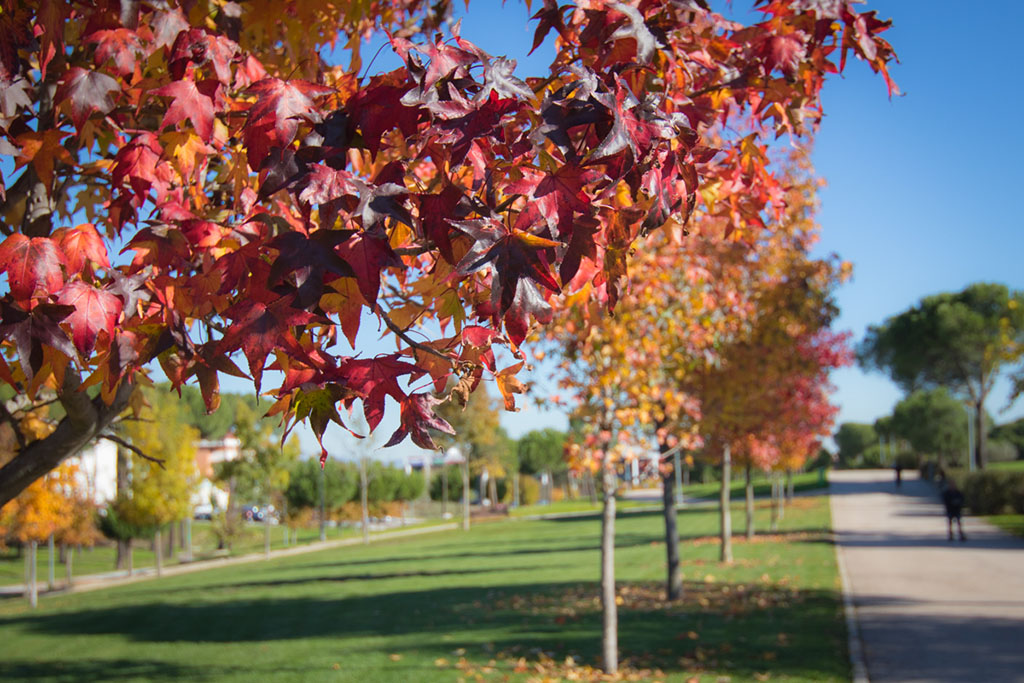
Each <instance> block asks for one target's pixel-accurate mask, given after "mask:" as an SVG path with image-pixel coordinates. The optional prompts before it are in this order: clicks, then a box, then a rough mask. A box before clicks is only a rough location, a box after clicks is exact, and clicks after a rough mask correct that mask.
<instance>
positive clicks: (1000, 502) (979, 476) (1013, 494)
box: [947, 470, 1024, 515]
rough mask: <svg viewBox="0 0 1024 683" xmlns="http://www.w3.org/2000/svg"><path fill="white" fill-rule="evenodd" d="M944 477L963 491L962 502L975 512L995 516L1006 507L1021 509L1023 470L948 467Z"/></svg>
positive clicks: (1023, 509)
mask: <svg viewBox="0 0 1024 683" xmlns="http://www.w3.org/2000/svg"><path fill="white" fill-rule="evenodd" d="M947 476H948V478H949V479H951V480H953V481H954V482H956V484H957V486H958V487H959V488H960V490H961V491H963V492H964V502H965V503H966V504H967V507H968V508H969V509H970V511H971V512H973V513H974V514H976V515H998V514H1000V513H1002V512H1003V511H1004V510H1005V509H1006V508H1007V507H1009V506H1012V507H1013V508H1014V509H1015V510H1017V511H1019V512H1024V472H1013V471H1010V472H1007V471H1002V470H983V471H981V472H971V473H965V472H964V471H963V470H951V471H950V472H949V473H948V475H947Z"/></svg>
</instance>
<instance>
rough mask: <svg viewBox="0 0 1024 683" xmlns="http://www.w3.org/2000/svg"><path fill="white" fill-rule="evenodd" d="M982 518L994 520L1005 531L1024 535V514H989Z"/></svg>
mask: <svg viewBox="0 0 1024 683" xmlns="http://www.w3.org/2000/svg"><path fill="white" fill-rule="evenodd" d="M982 519H985V520H987V521H989V522H992V523H993V524H995V525H996V526H997V527H999V528H1000V529H1002V530H1003V531H1008V532H1010V533H1011V534H1014V535H1016V536H1022V537H1024V515H1018V514H1009V515H988V516H986V517H983V518H982Z"/></svg>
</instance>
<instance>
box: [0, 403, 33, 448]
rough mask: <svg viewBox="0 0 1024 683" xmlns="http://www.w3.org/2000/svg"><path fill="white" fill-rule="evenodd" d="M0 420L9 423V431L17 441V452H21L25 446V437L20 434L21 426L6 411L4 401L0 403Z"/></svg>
mask: <svg viewBox="0 0 1024 683" xmlns="http://www.w3.org/2000/svg"><path fill="white" fill-rule="evenodd" d="M0 420H3V421H4V422H10V423H11V431H13V432H14V438H15V439H16V440H17V441H18V450H19V451H20V450H23V449H24V448H25V446H26V445H27V443H26V441H25V435H24V434H23V433H22V431H21V426H20V425H19V424H18V421H17V420H16V419H15V418H14V415H11V412H10V411H9V410H7V403H6V401H0Z"/></svg>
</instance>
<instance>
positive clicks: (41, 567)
mask: <svg viewBox="0 0 1024 683" xmlns="http://www.w3.org/2000/svg"><path fill="white" fill-rule="evenodd" d="M263 533H264V532H263V525H262V524H258V523H257V524H246V525H245V527H244V528H243V530H242V532H241V533H240V534H239V536H238V538H237V539H236V540H235V542H234V543H233V545H232V548H231V552H230V553H229V554H231V555H245V554H247V553H255V552H261V551H262V550H263ZM357 533H358V530H356V529H353V528H351V527H348V528H341V527H337V528H328V529H327V539H328V540H335V539H338V538H344V537H347V536H352V535H354V534H357ZM270 539H271V547H273V548H274V549H278V548H283V547H285V546H284V527H280V526H273V527H271V528H270ZM319 539H320V531H319V530H318V529H299V530H298V543H300V544H301V543H310V542H313V541H317V540H319ZM295 542H296V541H295V534H294V533H291V541H290V544H292V545H294V544H295ZM192 544H193V548H194V553H193V557H194V559H206V558H211V557H217V556H222V555H224V554H225V553H224V551H218V550H217V540H216V538H215V537H214V535H213V532H212V530H211V529H210V523H209V522H203V521H196V522H193V523H192ZM133 545H134V547H133V550H132V565H133V566H134V567H135V568H136V569H140V568H144V567H152V566H155V564H156V555H155V553H153V551H152V550H151V544H150V542H149V541H145V540H138V541H136V542H135V543H134V544H133ZM116 556H117V553H116V550H115V548H114V546H113V545H110V544H109V543H107V544H104V545H100V546H97V547H95V548H82V549H81V550H78V551H75V553H74V557H73V558H72V569H73V571H74V575H75V576H82V575H85V574H98V573H104V572H110V571H114V568H115V566H114V565H115V559H116ZM49 561H50V560H49V556H48V553H47V548H46V544H45V543H44V544H40V546H39V550H38V551H37V553H36V567H37V568H36V576H37V577H38V578H39V579H41V580H42V581H43V582H44V583H45V581H46V577H47V573H48V571H49V569H48V565H49ZM55 562H56V560H55ZM176 562H177V560H176V559H174V558H168V557H167V555H166V553H165V554H164V564H165V566H170V565H173V564H175V563H176ZM54 573H55V575H56V578H57V582H58V584H60V583H62V582H63V579H64V573H65V569H64V566H63V565H61V564H59V563H58V564H57V565H56V568H55V572H54ZM24 580H25V560H24V558H23V557H19V556H18V553H17V550H16V549H14V548H8V549H6V550H2V551H0V586H6V585H10V584H14V583H21V582H22V581H24Z"/></svg>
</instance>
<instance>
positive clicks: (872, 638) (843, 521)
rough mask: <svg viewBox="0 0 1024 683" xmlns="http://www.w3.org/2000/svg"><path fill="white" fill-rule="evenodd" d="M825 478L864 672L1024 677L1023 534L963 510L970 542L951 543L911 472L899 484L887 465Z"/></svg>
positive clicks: (927, 677) (931, 490)
mask: <svg viewBox="0 0 1024 683" xmlns="http://www.w3.org/2000/svg"><path fill="white" fill-rule="evenodd" d="M829 478H830V480H831V482H832V490H831V491H830V493H831V496H832V518H833V520H832V521H833V527H834V528H835V531H836V537H837V542H838V549H837V550H838V552H839V556H840V561H841V562H842V563H843V564H844V565H845V569H846V575H847V583H848V585H847V589H848V591H849V594H850V597H851V598H852V601H853V606H854V613H855V616H856V622H857V625H858V627H859V629H858V630H859V636H857V634H854V635H855V637H858V638H859V644H860V646H861V648H862V651H863V660H864V664H865V665H866V669H867V676H868V678H869V679H870V680H871V681H985V682H996V681H1021V682H1024V539H1020V538H1016V537H1013V536H1011V535H1009V534H1006V533H1004V532H1002V531H1000V530H998V529H996V528H995V527H992V526H991V525H989V524H987V523H985V522H983V521H981V520H979V519H976V518H973V517H969V516H968V517H965V519H964V531H965V532H966V534H967V538H968V540H967V542H966V543H961V542H960V541H959V540H957V541H955V542H953V543H950V542H949V541H948V540H947V539H946V519H945V515H944V513H943V509H942V506H941V504H940V503H939V500H938V494H937V492H936V489H935V487H934V485H933V484H931V483H928V482H922V481H918V480H917V479H916V477H915V475H914V473H910V476H907V473H904V481H903V486H902V487H901V488H900V489H897V488H896V487H895V484H894V481H893V479H894V477H893V473H892V472H891V471H890V470H859V471H843V472H832V473H831V474H830V477H829ZM854 645H856V643H854ZM851 649H854V650H855V649H856V648H855V647H854V648H851ZM855 657H856V652H855Z"/></svg>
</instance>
